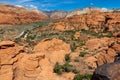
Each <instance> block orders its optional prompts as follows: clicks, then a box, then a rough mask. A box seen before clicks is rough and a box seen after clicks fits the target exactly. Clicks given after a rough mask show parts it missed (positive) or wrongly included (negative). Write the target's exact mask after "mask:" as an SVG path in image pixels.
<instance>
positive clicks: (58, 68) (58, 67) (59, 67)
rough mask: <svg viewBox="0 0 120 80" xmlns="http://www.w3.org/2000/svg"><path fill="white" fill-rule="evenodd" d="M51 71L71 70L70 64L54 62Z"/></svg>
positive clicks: (60, 72) (59, 72)
mask: <svg viewBox="0 0 120 80" xmlns="http://www.w3.org/2000/svg"><path fill="white" fill-rule="evenodd" d="M53 71H54V72H55V73H57V74H59V75H60V74H62V73H63V72H71V71H72V65H70V64H69V63H68V62H66V63H65V64H63V65H60V64H59V63H58V62H57V63H56V64H55V66H54V69H53Z"/></svg>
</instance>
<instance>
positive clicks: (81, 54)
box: [79, 52, 87, 57]
mask: <svg viewBox="0 0 120 80" xmlns="http://www.w3.org/2000/svg"><path fill="white" fill-rule="evenodd" d="M86 54H87V52H80V54H79V56H81V57H84V56H85V55H86Z"/></svg>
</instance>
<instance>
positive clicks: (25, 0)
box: [18, 0, 33, 3]
mask: <svg viewBox="0 0 120 80" xmlns="http://www.w3.org/2000/svg"><path fill="white" fill-rule="evenodd" d="M30 1H33V0H19V1H18V3H25V2H30Z"/></svg>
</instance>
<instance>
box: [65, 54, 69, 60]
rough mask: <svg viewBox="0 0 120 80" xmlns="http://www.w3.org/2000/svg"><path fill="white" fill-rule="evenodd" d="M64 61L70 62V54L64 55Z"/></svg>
mask: <svg viewBox="0 0 120 80" xmlns="http://www.w3.org/2000/svg"><path fill="white" fill-rule="evenodd" d="M65 61H67V62H70V54H66V55H65Z"/></svg>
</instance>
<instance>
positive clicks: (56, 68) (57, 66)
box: [53, 62, 63, 74]
mask: <svg viewBox="0 0 120 80" xmlns="http://www.w3.org/2000/svg"><path fill="white" fill-rule="evenodd" d="M53 71H54V72H55V73H57V74H62V72H63V71H62V65H60V64H59V63H58V62H57V63H56V64H55V66H54V69H53Z"/></svg>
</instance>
